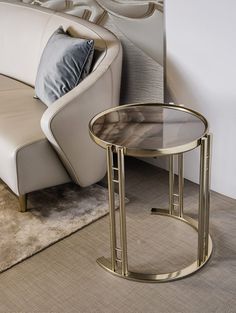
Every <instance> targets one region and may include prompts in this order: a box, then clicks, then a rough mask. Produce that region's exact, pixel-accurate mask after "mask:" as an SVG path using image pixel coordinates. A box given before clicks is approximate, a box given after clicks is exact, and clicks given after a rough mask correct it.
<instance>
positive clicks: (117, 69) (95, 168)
mask: <svg viewBox="0 0 236 313" xmlns="http://www.w3.org/2000/svg"><path fill="white" fill-rule="evenodd" d="M60 25H62V26H63V27H64V28H65V29H68V28H70V31H71V33H73V34H74V35H75V36H77V35H78V36H79V37H85V38H92V39H94V40H95V48H96V53H95V61H94V65H93V71H92V73H91V74H90V75H89V76H88V77H87V78H86V79H85V80H83V81H82V82H81V83H80V84H79V85H78V86H77V87H76V88H74V89H73V90H72V91H70V92H69V93H67V94H66V95H64V96H63V97H61V98H60V99H58V100H57V101H56V102H54V103H53V104H52V105H50V106H49V107H46V106H45V105H44V104H43V103H41V102H40V100H37V99H34V98H33V96H34V83H35V78H36V74H37V68H38V64H39V61H40V57H41V54H42V51H43V49H44V47H45V45H46V43H47V41H48V39H49V37H50V35H51V34H52V33H53V32H54V31H55V30H56V29H57V28H58V27H59V26H60ZM121 61H122V49H121V45H120V42H119V41H118V40H117V39H116V37H115V36H114V35H113V34H111V33H110V32H109V31H107V30H105V29H103V28H101V27H99V26H97V25H95V24H92V23H89V22H87V21H84V20H81V19H79V18H76V17H72V16H69V15H64V14H62V13H56V12H53V11H51V10H47V9H43V8H39V7H37V8H36V7H34V6H30V5H24V4H20V3H19V2H14V1H11V2H8V1H0V178H1V179H2V180H3V181H4V182H5V183H6V184H7V185H8V186H9V187H10V189H11V190H12V191H13V192H14V193H15V194H16V195H18V196H19V198H20V203H21V211H24V210H25V209H26V194H27V193H29V192H31V191H34V190H38V189H42V188H46V187H50V186H54V185H58V184H63V183H66V182H69V181H71V180H72V181H74V182H75V183H77V184H79V185H80V186H82V187H84V186H88V185H91V184H93V183H95V182H97V181H99V180H100V179H101V178H102V177H103V176H104V175H105V171H106V162H105V153H104V151H103V150H102V149H100V148H99V147H97V146H96V145H95V144H94V143H93V142H92V141H91V139H90V138H89V133H88V122H89V120H90V119H91V118H92V117H93V116H94V115H95V114H96V113H98V112H100V111H102V110H104V109H107V108H109V107H112V106H116V105H118V104H119V91H120V76H121Z"/></svg>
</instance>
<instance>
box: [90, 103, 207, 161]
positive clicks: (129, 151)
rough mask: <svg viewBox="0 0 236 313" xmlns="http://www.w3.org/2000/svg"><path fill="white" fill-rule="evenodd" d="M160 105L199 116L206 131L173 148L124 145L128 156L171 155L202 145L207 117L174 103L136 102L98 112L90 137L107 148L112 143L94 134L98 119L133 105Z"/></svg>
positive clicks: (115, 148) (114, 148)
mask: <svg viewBox="0 0 236 313" xmlns="http://www.w3.org/2000/svg"><path fill="white" fill-rule="evenodd" d="M145 105H147V106H150V105H151V106H159V107H165V108H170V109H173V110H179V111H183V112H186V113H189V114H192V115H194V116H196V117H198V118H199V119H200V120H201V121H202V122H203V123H204V125H205V131H204V133H203V134H202V136H201V137H199V138H196V139H195V140H194V141H192V142H189V143H187V144H185V145H181V146H175V147H172V148H166V149H164V148H163V149H158V150H155V149H154V150H143V149H132V148H126V147H124V154H125V155H128V156H133V157H157V156H164V155H170V154H179V153H183V152H187V151H189V150H193V149H195V148H197V147H198V146H200V145H201V138H202V137H204V136H205V135H206V134H207V132H208V122H207V120H206V119H205V117H204V116H203V115H201V114H200V113H198V112H196V111H194V110H192V109H189V108H186V107H183V106H178V105H172V104H165V103H134V104H126V105H122V106H118V107H114V108H111V109H108V110H105V111H103V112H101V113H99V114H97V115H96V116H94V117H93V118H92V119H91V120H90V122H89V134H90V137H91V138H92V140H93V141H94V142H96V143H97V144H98V145H99V146H101V147H102V148H104V149H106V147H107V146H108V145H109V144H110V143H109V142H106V141H104V140H101V139H100V138H99V137H97V136H96V135H94V134H93V131H92V130H93V124H94V123H95V122H96V120H97V119H98V118H100V117H102V116H104V115H106V114H108V113H111V112H114V111H120V110H123V109H124V108H129V107H130V108H131V107H135V106H136V107H138V106H145ZM112 146H113V151H117V149H118V148H119V146H117V145H114V144H113V145H112Z"/></svg>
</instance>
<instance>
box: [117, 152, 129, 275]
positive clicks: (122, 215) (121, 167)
mask: <svg viewBox="0 0 236 313" xmlns="http://www.w3.org/2000/svg"><path fill="white" fill-rule="evenodd" d="M117 158H118V180H119V204H120V245H121V261H122V262H121V266H122V275H127V273H128V255H127V233H126V211H125V168H124V149H123V148H118V151H117Z"/></svg>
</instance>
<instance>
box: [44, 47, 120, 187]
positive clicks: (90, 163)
mask: <svg viewBox="0 0 236 313" xmlns="http://www.w3.org/2000/svg"><path fill="white" fill-rule="evenodd" d="M121 62H122V52H121V51H120V52H119V53H118V54H117V56H116V58H115V59H114V60H113V62H112V64H110V66H108V67H107V68H104V67H102V68H101V67H100V68H99V67H98V68H97V69H96V70H95V71H94V72H93V73H91V74H90V75H89V76H88V77H87V78H86V79H85V80H83V81H82V82H81V83H80V84H79V85H78V86H77V87H76V88H74V89H73V90H72V91H70V92H69V93H67V94H66V95H64V96H63V97H62V98H60V99H58V100H57V101H55V102H54V103H53V104H51V105H50V106H49V107H48V109H47V110H46V111H45V113H44V114H43V116H42V119H41V127H42V130H43V132H44V134H45V135H46V137H47V138H48V140H49V141H50V143H51V144H52V146H53V147H54V149H55V150H56V151H57V153H58V155H59V157H60V159H61V160H62V162H63V164H64V165H65V167H66V169H67V171H68V173H69V174H70V176H71V178H72V180H73V181H74V182H76V183H77V184H79V185H80V186H82V187H85V186H88V185H91V184H93V183H95V182H97V181H99V180H100V179H101V178H102V177H103V176H104V175H105V172H106V160H105V158H106V154H105V151H104V150H103V149H101V148H100V147H98V146H97V145H96V144H95V143H94V142H93V141H92V140H91V138H90V136H89V131H88V123H89V121H90V119H91V118H92V117H93V116H94V115H96V114H97V113H99V112H101V111H103V110H105V109H107V108H110V107H113V106H116V105H118V104H119V93H120V77H121Z"/></svg>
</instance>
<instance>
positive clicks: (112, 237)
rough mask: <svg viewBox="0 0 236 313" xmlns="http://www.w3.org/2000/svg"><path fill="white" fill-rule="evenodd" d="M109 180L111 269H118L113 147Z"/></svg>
mask: <svg viewBox="0 0 236 313" xmlns="http://www.w3.org/2000/svg"><path fill="white" fill-rule="evenodd" d="M107 180H108V191H109V210H110V215H109V218H110V223H109V224H110V247H111V269H112V271H115V267H116V220H115V197H114V182H113V153H112V146H111V145H108V146H107Z"/></svg>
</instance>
